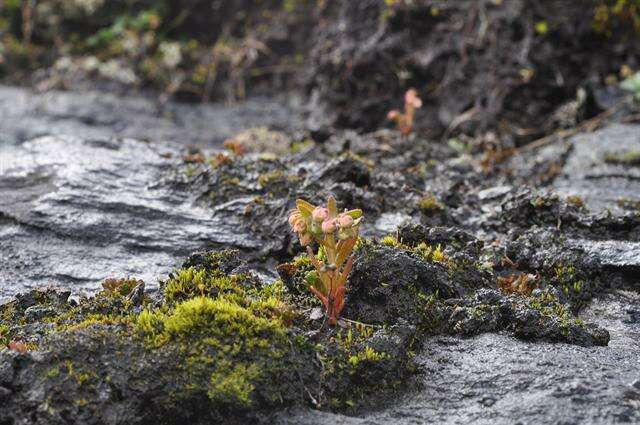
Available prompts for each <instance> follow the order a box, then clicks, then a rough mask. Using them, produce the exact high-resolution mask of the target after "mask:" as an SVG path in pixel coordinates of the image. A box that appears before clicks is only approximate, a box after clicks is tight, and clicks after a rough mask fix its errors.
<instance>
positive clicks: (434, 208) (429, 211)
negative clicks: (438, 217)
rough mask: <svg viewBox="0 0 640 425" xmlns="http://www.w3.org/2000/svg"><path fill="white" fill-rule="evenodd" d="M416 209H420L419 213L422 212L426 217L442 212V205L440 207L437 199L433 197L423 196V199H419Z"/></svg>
mask: <svg viewBox="0 0 640 425" xmlns="http://www.w3.org/2000/svg"><path fill="white" fill-rule="evenodd" d="M418 207H419V208H420V211H422V212H423V213H424V214H426V215H433V214H435V213H438V212H440V211H442V210H444V205H442V204H441V203H440V201H438V199H437V198H436V197H435V196H433V195H431V196H425V197H424V198H422V199H420V201H419V202H418Z"/></svg>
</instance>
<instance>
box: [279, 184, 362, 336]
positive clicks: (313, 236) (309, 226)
mask: <svg viewBox="0 0 640 425" xmlns="http://www.w3.org/2000/svg"><path fill="white" fill-rule="evenodd" d="M361 221H362V210H357V209H356V210H350V211H347V210H345V211H344V212H342V213H338V208H337V206H336V200H335V199H334V198H333V197H332V196H330V197H329V199H328V201H327V206H326V207H322V206H318V207H316V206H314V205H312V204H310V203H308V202H307V201H304V200H302V199H298V200H297V201H296V208H295V209H294V210H293V211H292V212H291V214H290V215H289V224H290V225H291V228H292V229H293V231H294V232H295V233H297V234H298V237H299V238H300V244H301V245H302V246H306V247H307V254H308V255H309V258H310V260H311V262H312V263H313V266H314V268H315V269H316V273H317V276H316V278H315V279H313V280H312V282H311V284H310V285H309V289H310V290H311V292H313V294H314V295H315V296H317V297H318V298H319V299H320V301H322V304H323V305H324V307H325V310H326V314H327V318H328V320H329V324H330V325H336V324H337V323H338V318H339V317H340V312H342V309H343V308H344V296H345V290H346V286H345V285H346V282H347V278H348V277H349V272H351V268H352V267H353V261H354V257H353V255H352V254H351V252H352V251H353V247H354V246H355V244H356V242H357V240H358V232H359V226H360V222H361ZM314 241H315V242H316V243H317V244H318V245H319V246H320V248H319V252H321V253H322V254H324V256H326V261H323V260H321V259H318V256H316V255H315V254H314V252H313V250H312V249H311V246H310V245H311V244H312V243H313V242H314Z"/></svg>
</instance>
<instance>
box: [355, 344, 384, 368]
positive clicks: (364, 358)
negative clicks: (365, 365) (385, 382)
mask: <svg viewBox="0 0 640 425" xmlns="http://www.w3.org/2000/svg"><path fill="white" fill-rule="evenodd" d="M385 357H386V354H385V353H379V352H377V351H376V350H374V349H373V348H371V347H365V349H364V350H362V351H360V352H358V353H357V354H356V355H353V356H351V357H349V364H350V365H351V366H352V367H353V368H354V372H355V371H356V370H357V369H358V366H359V365H360V364H361V363H362V362H372V363H375V362H379V361H381V360H384V359H385Z"/></svg>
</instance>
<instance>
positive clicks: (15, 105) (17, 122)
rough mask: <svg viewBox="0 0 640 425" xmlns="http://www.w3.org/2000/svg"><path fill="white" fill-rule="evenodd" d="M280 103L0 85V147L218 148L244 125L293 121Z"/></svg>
mask: <svg viewBox="0 0 640 425" xmlns="http://www.w3.org/2000/svg"><path fill="white" fill-rule="evenodd" d="M284 105H285V102H284V101H283V99H263V98H257V99H255V100H249V101H247V102H245V103H242V104H238V105H224V104H209V105H188V104H180V103H169V104H166V105H164V107H162V108H160V107H159V106H158V104H157V103H156V102H154V101H153V100H151V99H145V98H142V97H121V96H116V95H112V94H108V93H104V92H97V91H83V92H81V93H79V92H72V91H67V92H64V91H49V92H46V93H33V92H31V91H29V90H27V89H24V88H18V87H7V86H2V85H0V116H1V117H2V120H0V144H2V143H7V142H10V143H15V142H22V141H25V140H30V139H33V138H36V137H40V136H45V135H77V136H80V135H82V136H83V137H85V138H88V139H104V138H111V137H129V138H136V139H145V140H153V141H161V140H183V141H185V142H186V143H190V144H195V145H211V144H220V143H221V142H222V141H223V140H224V139H226V138H228V137H231V136H233V135H234V134H235V133H237V132H239V131H242V130H245V129H246V128H247V127H257V126H278V127H284V126H288V125H291V123H297V122H300V119H295V118H292V114H293V115H295V110H294V109H289V108H287V107H286V106H284Z"/></svg>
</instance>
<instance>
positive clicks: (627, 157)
mask: <svg viewBox="0 0 640 425" xmlns="http://www.w3.org/2000/svg"><path fill="white" fill-rule="evenodd" d="M604 160H605V161H606V162H608V163H610V164H621V165H640V151H629V152H623V153H611V152H610V153H607V154H606V155H605V157H604Z"/></svg>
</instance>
